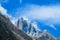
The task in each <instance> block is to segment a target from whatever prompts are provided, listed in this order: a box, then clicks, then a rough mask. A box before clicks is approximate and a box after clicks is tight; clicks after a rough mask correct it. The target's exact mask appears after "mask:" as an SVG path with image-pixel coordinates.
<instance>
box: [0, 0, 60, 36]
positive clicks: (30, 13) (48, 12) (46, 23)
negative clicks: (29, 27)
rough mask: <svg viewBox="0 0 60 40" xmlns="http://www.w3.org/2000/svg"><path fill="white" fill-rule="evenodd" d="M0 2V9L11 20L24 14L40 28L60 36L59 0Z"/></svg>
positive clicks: (6, 0)
mask: <svg viewBox="0 0 60 40" xmlns="http://www.w3.org/2000/svg"><path fill="white" fill-rule="evenodd" d="M0 4H1V6H0V11H5V12H4V13H5V14H6V13H7V14H8V15H9V16H10V19H11V21H12V22H14V20H16V19H18V18H19V17H21V16H26V17H27V18H29V20H33V21H35V22H36V23H37V24H38V26H39V28H41V29H42V30H44V29H47V30H48V31H49V32H50V33H52V34H53V35H54V36H55V37H60V34H59V33H60V30H59V29H60V19H59V18H60V0H0ZM32 17H33V18H32ZM36 19H37V20H36ZM40 24H41V25H40Z"/></svg>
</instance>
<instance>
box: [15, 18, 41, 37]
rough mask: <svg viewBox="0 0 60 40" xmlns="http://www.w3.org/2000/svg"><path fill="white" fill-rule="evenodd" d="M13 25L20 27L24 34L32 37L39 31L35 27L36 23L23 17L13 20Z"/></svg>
mask: <svg viewBox="0 0 60 40" xmlns="http://www.w3.org/2000/svg"><path fill="white" fill-rule="evenodd" d="M15 26H17V28H18V29H21V30H22V31H23V32H25V33H26V34H28V35H30V36H32V37H37V36H38V33H40V32H41V31H40V30H39V29H38V28H37V25H36V24H34V23H30V21H29V20H28V19H27V18H25V17H21V18H20V19H18V20H17V21H16V22H15Z"/></svg>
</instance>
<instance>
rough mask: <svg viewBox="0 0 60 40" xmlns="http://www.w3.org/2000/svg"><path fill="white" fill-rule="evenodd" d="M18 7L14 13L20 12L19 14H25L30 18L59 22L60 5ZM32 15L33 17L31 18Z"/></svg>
mask: <svg viewBox="0 0 60 40" xmlns="http://www.w3.org/2000/svg"><path fill="white" fill-rule="evenodd" d="M22 9H23V10H22V11H19V10H21V9H19V8H18V10H17V12H16V14H21V16H27V17H29V18H31V19H40V20H49V21H50V20H51V19H52V20H51V21H53V22H55V23H56V22H60V21H59V20H60V19H59V18H60V5H56V6H55V5H54V6H38V5H27V6H25V7H24V8H22ZM32 17H33V18H32Z"/></svg>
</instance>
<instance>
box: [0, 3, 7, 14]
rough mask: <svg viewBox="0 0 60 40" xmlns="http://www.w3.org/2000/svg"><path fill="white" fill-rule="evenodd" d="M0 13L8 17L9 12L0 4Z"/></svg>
mask: <svg viewBox="0 0 60 40" xmlns="http://www.w3.org/2000/svg"><path fill="white" fill-rule="evenodd" d="M0 12H1V13H2V14H3V15H7V10H6V9H5V8H3V7H2V6H1V4H0Z"/></svg>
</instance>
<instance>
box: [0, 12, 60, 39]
mask: <svg viewBox="0 0 60 40" xmlns="http://www.w3.org/2000/svg"><path fill="white" fill-rule="evenodd" d="M0 40H60V38H55V37H54V36H53V35H51V34H50V33H49V32H48V30H43V31H41V30H40V29H39V28H38V27H37V25H36V24H35V23H31V22H30V21H29V20H28V19H26V18H24V17H21V18H19V19H18V20H17V21H15V24H13V23H12V22H11V21H10V19H9V17H8V16H6V15H3V14H2V13H1V12H0Z"/></svg>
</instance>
